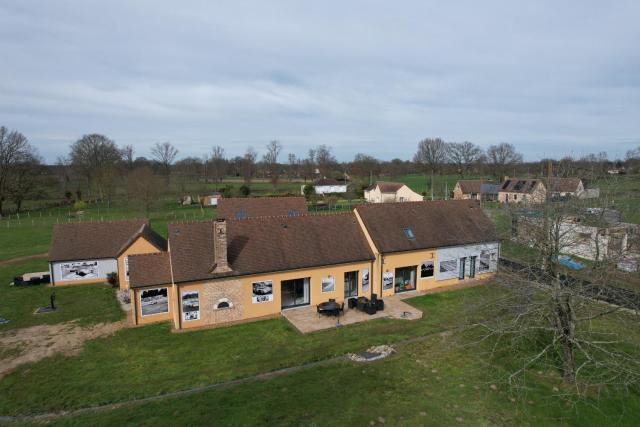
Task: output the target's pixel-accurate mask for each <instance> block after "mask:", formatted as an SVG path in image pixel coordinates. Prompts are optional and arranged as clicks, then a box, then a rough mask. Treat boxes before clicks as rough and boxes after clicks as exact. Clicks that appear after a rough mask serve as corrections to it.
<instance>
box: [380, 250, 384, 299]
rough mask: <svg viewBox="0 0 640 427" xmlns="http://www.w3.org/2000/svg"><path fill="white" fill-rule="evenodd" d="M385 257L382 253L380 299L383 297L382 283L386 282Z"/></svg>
mask: <svg viewBox="0 0 640 427" xmlns="http://www.w3.org/2000/svg"><path fill="white" fill-rule="evenodd" d="M383 276H384V255H382V253H381V254H380V298H382V297H383V295H382V283H383V281H384V277H383Z"/></svg>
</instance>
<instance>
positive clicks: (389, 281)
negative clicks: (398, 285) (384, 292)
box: [382, 271, 393, 289]
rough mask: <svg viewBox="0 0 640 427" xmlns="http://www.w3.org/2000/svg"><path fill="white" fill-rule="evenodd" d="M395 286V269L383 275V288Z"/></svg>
mask: <svg viewBox="0 0 640 427" xmlns="http://www.w3.org/2000/svg"><path fill="white" fill-rule="evenodd" d="M392 288H393V271H386V272H385V273H384V274H383V275H382V289H392Z"/></svg>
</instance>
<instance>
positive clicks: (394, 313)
mask: <svg viewBox="0 0 640 427" xmlns="http://www.w3.org/2000/svg"><path fill="white" fill-rule="evenodd" d="M416 295H418V293H417V292H407V293H405V294H403V295H394V296H391V297H387V298H384V311H378V312H377V313H376V314H373V315H369V314H367V313H365V312H362V311H359V310H356V309H355V308H352V309H349V308H347V304H346V303H345V306H344V313H343V314H342V315H340V317H333V316H319V315H318V313H317V311H316V306H315V305H309V306H305V307H299V308H292V309H289V310H284V311H283V312H282V315H283V316H284V317H285V318H286V319H287V320H288V321H289V322H291V324H292V325H293V326H295V327H296V329H297V330H298V331H300V332H302V333H303V334H307V333H309V332H315V331H321V330H323V329H330V328H335V327H336V323H337V321H338V319H339V320H340V324H341V325H343V326H344V325H351V324H353V323H358V322H366V321H368V320H373V319H380V318H383V317H387V318H393V319H403V320H417V319H420V318H422V311H420V310H418V309H417V308H415V307H413V306H411V305H409V304H407V303H406V302H404V301H402V299H404V298H409V297H412V296H416Z"/></svg>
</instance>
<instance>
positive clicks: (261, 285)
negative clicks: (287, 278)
mask: <svg viewBox="0 0 640 427" xmlns="http://www.w3.org/2000/svg"><path fill="white" fill-rule="evenodd" d="M251 288H252V289H251V290H252V295H251V301H252V302H253V303H254V304H256V303H260V302H270V301H273V282H272V281H271V280H263V281H261V282H253V283H252V284H251Z"/></svg>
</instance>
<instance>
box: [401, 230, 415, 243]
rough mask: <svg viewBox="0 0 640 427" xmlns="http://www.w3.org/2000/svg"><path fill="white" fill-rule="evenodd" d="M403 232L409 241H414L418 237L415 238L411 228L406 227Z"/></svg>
mask: <svg viewBox="0 0 640 427" xmlns="http://www.w3.org/2000/svg"><path fill="white" fill-rule="evenodd" d="M402 231H404V236H405V237H406V238H407V239H409V240H414V239H415V238H416V236H414V234H413V230H412V229H411V228H409V227H405V228H403V229H402Z"/></svg>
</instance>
